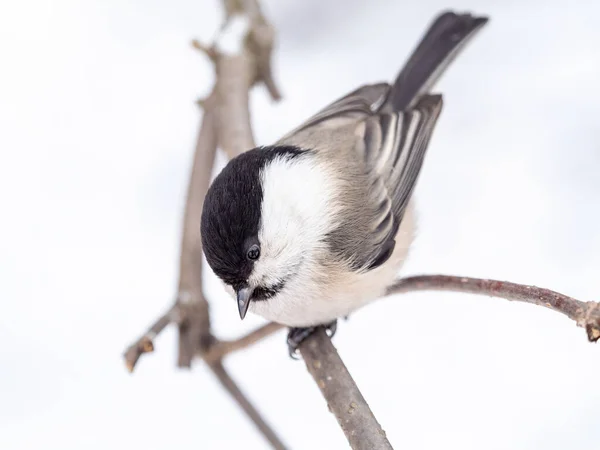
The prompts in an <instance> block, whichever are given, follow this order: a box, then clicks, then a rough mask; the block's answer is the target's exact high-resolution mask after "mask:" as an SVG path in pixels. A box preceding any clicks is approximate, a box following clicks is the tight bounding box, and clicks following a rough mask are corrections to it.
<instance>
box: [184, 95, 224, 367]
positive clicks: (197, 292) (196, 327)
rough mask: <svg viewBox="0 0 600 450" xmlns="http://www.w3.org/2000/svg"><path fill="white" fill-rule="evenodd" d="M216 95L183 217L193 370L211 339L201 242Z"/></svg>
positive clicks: (208, 107)
mask: <svg viewBox="0 0 600 450" xmlns="http://www.w3.org/2000/svg"><path fill="white" fill-rule="evenodd" d="M216 101H217V98H216V96H215V95H210V96H209V97H208V98H207V99H206V100H205V102H204V117H203V118H202V125H201V126H200V132H199V134H198V140H197V143H196V151H195V153H194V162H193V164H192V173H191V176H190V183H189V186H188V193H187V201H186V204H185V213H184V217H183V234H182V238H181V258H180V264H179V293H178V296H177V304H178V305H179V314H180V317H179V357H178V361H177V365H178V366H179V367H190V366H191V364H192V359H193V357H194V355H195V354H197V353H198V352H199V350H200V349H201V348H206V346H207V345H208V344H209V343H210V341H211V340H212V338H211V331H210V317H209V312H208V302H207V301H206V299H205V298H204V292H203V289H202V242H201V241H200V230H199V223H200V216H201V215H202V205H203V203H204V196H205V194H206V191H207V190H208V186H209V183H210V179H211V173H212V167H213V165H214V160H215V154H216V151H217V134H216V132H215V130H216V119H217V118H216V114H215V109H216Z"/></svg>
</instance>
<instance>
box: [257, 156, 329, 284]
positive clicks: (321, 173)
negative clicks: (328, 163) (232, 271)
mask: <svg viewBox="0 0 600 450" xmlns="http://www.w3.org/2000/svg"><path fill="white" fill-rule="evenodd" d="M261 179H262V188H263V201H262V210H261V226H260V230H259V235H258V238H259V241H260V243H261V258H260V260H259V261H257V263H256V264H255V265H254V270H253V274H252V277H251V278H252V279H253V280H255V281H257V282H261V281H263V280H264V281H263V282H266V281H267V280H268V281H269V282H270V283H271V284H272V283H276V282H277V281H280V280H281V279H283V278H285V277H287V276H289V275H290V274H293V273H292V272H294V271H295V270H297V269H298V267H299V264H300V263H301V262H302V261H304V262H306V261H313V260H314V259H315V258H316V256H317V255H318V254H319V253H320V252H321V251H323V248H324V244H323V238H324V237H325V235H326V234H327V233H328V232H329V231H330V230H331V229H332V228H333V226H334V224H335V215H336V212H337V208H336V202H335V192H336V190H335V184H334V183H335V180H336V177H335V176H334V175H333V174H331V173H329V172H328V171H327V170H326V169H325V168H323V167H321V166H320V165H317V164H316V163H315V162H314V160H312V159H310V157H308V158H304V157H300V158H299V159H297V160H294V159H292V160H286V159H283V158H278V159H275V160H274V161H273V162H272V163H270V164H269V165H267V166H266V167H265V169H264V170H263V173H262V174H261Z"/></svg>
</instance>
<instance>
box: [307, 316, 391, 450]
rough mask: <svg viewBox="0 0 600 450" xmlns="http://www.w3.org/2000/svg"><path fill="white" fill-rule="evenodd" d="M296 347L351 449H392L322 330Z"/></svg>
mask: <svg viewBox="0 0 600 450" xmlns="http://www.w3.org/2000/svg"><path fill="white" fill-rule="evenodd" d="M299 350H300V354H301V355H302V358H303V359H304V362H305V363H306V368H307V369H308V371H309V372H310V374H311V375H312V376H313V378H314V380H315V382H316V383H317V386H319V389H320V390H321V393H322V394H323V397H324V398H325V400H326V401H327V405H328V406H329V410H330V411H331V412H332V413H333V414H334V415H335V417H336V419H337V421H338V423H339V424H340V427H341V428H342V430H343V431H344V434H345V435H346V439H348V442H349V443H350V446H351V447H352V448H353V449H354V450H390V449H392V445H391V444H390V442H389V441H388V439H387V437H386V435H385V431H383V429H382V428H381V425H379V422H377V419H376V418H375V416H374V415H373V412H372V411H371V408H369V405H368V404H367V402H366V400H365V398H364V397H363V396H362V394H361V393H360V390H359V389H358V387H357V386H356V383H355V382H354V379H353V378H352V375H350V372H348V369H347V368H346V366H345V365H344V362H343V361H342V359H341V358H340V356H339V355H338V352H337V350H336V349H335V347H334V346H333V344H332V343H331V339H330V338H329V336H327V333H326V332H325V331H324V329H322V328H319V329H318V331H316V332H315V333H313V335H312V336H310V338H309V339H306V340H305V341H304V342H303V343H302V344H301V345H300V348H299Z"/></svg>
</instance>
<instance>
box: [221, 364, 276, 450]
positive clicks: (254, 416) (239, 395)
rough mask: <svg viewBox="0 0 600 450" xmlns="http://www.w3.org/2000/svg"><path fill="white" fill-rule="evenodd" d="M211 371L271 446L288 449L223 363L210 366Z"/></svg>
mask: <svg viewBox="0 0 600 450" xmlns="http://www.w3.org/2000/svg"><path fill="white" fill-rule="evenodd" d="M209 367H210V369H211V371H212V372H213V373H214V374H215V376H216V377H217V379H218V380H219V382H220V383H221V385H222V386H223V387H224V388H225V389H226V390H227V392H229V394H230V395H231V397H233V399H234V400H235V401H236V403H237V404H238V405H239V407H240V408H242V410H243V411H244V412H245V413H246V415H247V416H248V417H249V418H250V420H252V423H254V425H256V427H257V428H258V430H259V431H260V433H261V434H262V435H263V436H264V437H265V439H266V440H267V441H269V443H270V444H271V446H272V447H273V448H274V449H276V450H285V449H286V447H285V445H284V444H283V442H281V440H280V439H279V438H278V437H277V435H276V434H275V432H274V431H273V430H272V429H271V427H270V426H269V425H268V424H267V423H266V422H265V421H264V419H263V418H262V416H261V415H260V413H259V412H258V411H257V410H256V408H254V406H253V405H252V403H250V401H249V400H248V399H247V398H246V396H245V395H244V393H243V392H242V391H241V389H240V388H239V387H238V385H237V383H236V382H235V381H233V379H232V378H231V376H230V375H229V373H228V372H227V370H225V368H224V367H223V364H222V363H221V362H215V363H213V364H210V365H209Z"/></svg>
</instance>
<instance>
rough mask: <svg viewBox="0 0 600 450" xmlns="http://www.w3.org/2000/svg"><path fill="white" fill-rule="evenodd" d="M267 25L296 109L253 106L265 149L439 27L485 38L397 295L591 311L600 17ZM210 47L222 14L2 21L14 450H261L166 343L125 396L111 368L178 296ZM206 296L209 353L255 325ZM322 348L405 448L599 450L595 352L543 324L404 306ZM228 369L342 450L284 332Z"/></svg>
mask: <svg viewBox="0 0 600 450" xmlns="http://www.w3.org/2000/svg"><path fill="white" fill-rule="evenodd" d="M262 3H263V7H264V10H265V13H266V14H267V16H268V17H269V18H270V20H271V21H272V22H273V24H274V25H275V26H276V27H277V29H278V46H277V50H276V53H275V59H274V64H275V75H276V78H277V80H278V81H279V82H280V85H281V87H282V90H283V93H284V95H285V98H284V101H282V102H281V103H280V104H273V103H272V102H271V101H270V100H269V99H268V97H267V95H266V93H265V91H264V90H263V89H262V88H261V89H256V91H255V92H254V93H253V97H252V110H253V111H252V112H253V118H254V124H255V132H256V136H257V141H258V142H259V143H261V144H264V143H269V142H270V141H272V140H274V139H276V138H277V137H279V136H280V135H281V134H283V133H284V132H286V131H287V130H288V129H290V128H291V127H293V126H295V125H297V124H298V123H299V122H300V121H301V120H302V119H304V118H305V117H306V116H308V115H309V114H311V113H313V112H315V110H316V109H318V108H319V107H321V106H323V105H324V104H326V103H328V102H330V101H331V100H333V99H335V98H336V97H338V96H340V95H342V94H344V93H346V92H347V91H348V90H350V89H353V88H354V87H356V86H357V85H359V84H362V83H365V82H373V81H380V80H387V79H391V78H392V77H393V76H394V74H395V72H396V70H398V69H399V67H400V66H401V64H402V62H403V61H404V58H405V57H406V56H407V54H408V52H409V51H410V50H411V49H412V47H413V45H415V44H416V42H417V40H418V38H419V37H420V35H421V33H422V32H423V31H424V29H425V27H426V26H427V24H428V23H429V21H430V20H431V19H432V17H433V16H434V15H435V14H436V13H437V12H438V11H439V10H440V9H443V8H447V7H453V8H457V9H460V10H474V11H476V12H479V13H486V14H489V15H490V16H491V18H492V21H491V23H490V24H489V25H488V26H487V27H486V28H485V29H484V30H483V31H482V33H481V34H480V35H478V36H477V38H476V39H475V40H474V41H473V42H472V45H471V46H470V47H469V48H468V49H467V51H466V52H465V53H464V54H463V55H462V56H461V57H460V58H459V60H458V61H457V63H456V64H455V65H454V66H453V67H452V68H451V69H450V71H449V72H448V73H447V75H446V76H445V77H444V78H443V80H442V82H441V83H440V84H439V85H438V89H439V90H440V91H442V92H443V93H444V96H445V109H444V113H443V115H442V118H441V121H440V123H439V127H438V129H437V131H436V134H435V137H434V140H433V143H432V145H431V147H430V150H429V153H428V156H427V159H426V164H425V168H424V171H423V173H422V176H421V178H420V181H419V186H418V189H417V192H416V195H417V199H418V207H419V211H420V233H419V237H418V241H417V243H416V245H415V247H414V251H413V252H412V254H411V258H410V261H409V263H408V264H407V266H406V272H405V273H406V274H416V273H437V272H441V273H450V274H459V275H470V276H479V277H490V278H498V279H506V280H511V281H515V282H523V283H531V284H536V285H539V286H544V287H548V288H551V289H554V290H557V291H559V292H564V293H567V294H569V295H572V296H575V297H577V298H580V299H582V300H592V299H596V300H597V299H598V297H599V296H600V277H599V276H598V274H599V273H600V231H599V230H598V222H599V220H600V212H599V209H598V200H597V199H598V196H599V195H600V176H598V170H599V168H600V144H599V142H600V126H598V120H599V119H598V117H600V102H599V99H600V91H599V90H598V79H599V78H600V56H599V53H598V42H600V28H598V26H597V17H598V14H599V13H600V3H598V2H592V1H584V0H575V1H572V2H569V3H568V4H567V3H565V2H561V1H558V0H551V1H549V0H528V1H527V2H523V1H521V2H517V1H512V0H511V1H504V2H492V1H491V0H487V1H481V0H471V1H466V0H456V1H455V2H453V3H451V4H449V3H447V2H443V1H437V0H422V1H418V2H406V1H391V0H388V1H386V0H374V1H370V2H366V1H359V0H337V1H329V2H323V1H320V0H303V1H292V0H263V2H262ZM220 23H221V10H220V4H219V2H217V0H210V1H207V0H204V1H200V0H193V1H192V0H173V1H171V2H163V1H158V0H143V1H142V0H118V1H117V0H109V1H104V2H86V1H83V0H80V1H74V0H56V1H48V0H47V1H42V0H37V1H34V0H24V1H20V2H16V1H13V2H3V3H2V4H0V155H1V156H0V205H1V207H2V220H1V221H0V224H1V225H0V230H1V233H0V448H2V449H3V450H17V449H32V450H33V449H36V450H37V449H61V450H62V449H64V450H71V449H73V450H74V449H82V448H85V449H87V450H93V449H101V450H106V449H137V448H140V449H147V450H150V449H152V450H154V449H157V450H158V449H177V450H179V449H181V450H184V449H199V448H202V449H223V448H240V447H242V446H243V448H244V449H262V448H266V444H265V442H264V441H263V440H262V438H261V437H260V436H259V435H258V434H257V433H256V432H255V430H254V427H253V425H252V424H251V423H249V422H248V421H247V420H246V419H245V417H244V416H243V415H242V413H241V412H240V411H239V410H238V408H237V407H236V406H235V404H234V403H233V402H232V401H231V400H230V399H229V397H228V396H227V395H226V394H225V393H224V392H223V391H222V389H221V388H220V386H219V385H218V384H217V383H216V382H215V380H214V379H213V378H212V376H211V375H210V374H209V373H208V372H207V371H206V370H205V368H204V367H202V365H198V366H197V367H195V368H194V370H193V371H191V372H189V371H178V370H176V369H175V368H174V364H175V358H176V345H175V344H176V333H175V331H174V330H173V329H169V330H167V331H166V332H165V333H164V334H163V335H162V336H161V337H160V339H159V340H158V341H157V342H156V347H157V352H156V353H155V354H154V355H151V356H148V357H145V358H143V359H142V361H141V362H140V364H139V366H138V368H137V371H136V372H135V374H134V375H133V376H131V375H129V374H128V373H127V372H126V370H125V368H124V366H123V362H122V359H121V352H122V351H123V349H124V347H125V346H126V345H127V344H128V343H129V342H130V341H131V340H133V339H135V338H137V337H138V335H139V334H140V332H141V331H142V330H143V329H144V328H145V327H146V326H147V325H148V324H149V323H150V322H151V321H152V320H153V319H154V318H155V317H156V316H157V315H158V314H159V313H161V312H162V311H163V310H164V309H165V308H166V307H167V306H168V305H170V303H171V301H172V299H173V296H174V291H175V286H176V281H177V267H178V255H179V239H180V225H181V215H182V209H183V203H184V195H185V190H186V185H187V179H188V172H189V167H190V163H191V156H192V151H193V146H194V141H195V136H196V133H197V128H198V122H199V118H200V113H199V111H198V108H197V107H196V106H195V104H194V101H195V100H196V98H198V97H200V96H202V95H205V94H206V93H207V92H208V91H209V89H210V88H211V86H212V81H213V74H212V67H211V66H210V64H209V62H208V61H207V60H206V59H205V58H204V57H203V56H202V55H200V54H199V53H197V52H196V51H194V50H193V49H191V47H190V45H189V41H190V40H191V39H192V38H199V39H201V40H202V41H204V42H210V41H211V39H212V37H213V35H214V33H215V31H216V29H217V27H218V26H219V25H220ZM207 282H208V287H209V290H210V294H211V299H212V300H213V301H212V311H213V322H214V328H215V331H216V333H217V334H218V335H219V336H220V337H235V336H238V335H239V334H241V333H242V332H244V331H245V330H249V329H251V328H254V327H255V326H257V325H259V324H260V323H261V321H260V320H259V319H258V318H256V317H252V318H250V319H247V320H246V321H244V322H243V323H241V322H240V320H239V318H238V315H237V311H236V310H235V308H234V307H233V306H232V304H231V303H230V302H227V301H223V300H222V299H221V298H220V297H222V296H223V293H222V291H221V290H220V288H218V285H217V284H216V283H215V280H214V279H213V278H212V277H209V279H208V281H207ZM335 344H336V346H337V347H338V349H339V351H340V353H341V355H342V357H343V358H344V360H345V361H346V363H347V365H348V366H349V368H350V369H351V372H352V373H353V375H354V376H355V378H356V381H357V382H358V384H359V386H360V387H361V389H362V391H363V393H364V395H365V397H366V398H367V399H368V401H369V402H370V404H371V406H372V409H373V410H374V412H375V413H376V415H377V417H378V419H379V420H380V422H381V424H382V425H383V427H384V429H385V430H386V431H387V433H388V435H389V438H390V440H391V442H392V443H393V444H394V445H395V446H396V448H407V449H461V450H467V449H481V448H485V449H507V448H510V449H514V450H520V449H537V448H545V449H565V448H569V449H575V450H583V449H586V450H587V449H590V450H591V449H596V448H598V447H597V446H598V442H600V418H599V417H598V408H599V406H600V388H599V386H598V373H599V372H600V348H599V347H598V346H597V345H591V344H589V343H588V342H587V340H586V338H585V332H584V331H583V330H582V329H580V328H576V327H575V325H574V323H572V322H571V321H570V320H568V319H566V318H565V317H563V316H561V315H559V314H557V313H554V312H552V311H549V310H545V309H542V308H539V307H535V306H529V305H522V304H516V303H509V302H505V301H503V300H498V299H488V298H480V297H476V296H468V295H459V294H445V293H419V294H411V295H405V296H403V297H395V298H393V299H387V300H385V301H381V302H378V303H376V304H373V305H371V306H369V307H367V308H366V309H364V310H363V311H361V312H360V313H359V314H355V315H354V316H353V317H351V319H350V321H349V322H343V323H342V324H341V326H340V327H339V331H338V334H337V336H336V338H335ZM227 366H228V367H229V368H230V369H231V371H232V373H233V375H234V377H235V378H236V379H237V380H238V381H239V382H240V384H241V385H242V387H243V389H244V390H245V391H246V392H247V393H248V395H249V396H250V397H251V398H252V400H254V401H255V402H256V404H257V405H258V406H259V408H260V410H261V411H262V412H263V413H264V414H265V416H266V418H267V419H268V421H269V422H270V423H271V424H272V425H273V426H274V428H275V429H276V430H278V431H279V432H280V434H281V435H282V437H283V439H284V440H285V442H287V443H288V444H289V446H290V447H291V448H293V449H306V448H312V449H314V448H342V449H343V448H346V443H345V439H344V436H343V435H342V433H341V431H340V430H339V428H338V426H337V424H336V422H335V419H334V417H333V416H332V415H331V414H329V413H328V411H327V408H326V406H325V404H324V401H323V399H322V398H321V396H320V393H319V391H318V389H317V387H316V386H315V385H314V382H313V381H312V379H311V378H310V377H309V376H308V375H307V373H306V370H305V368H304V366H303V364H302V363H301V362H293V361H291V360H290V359H289V358H288V357H287V354H286V349H285V344H284V335H283V334H282V333H280V334H278V335H275V336H273V337H272V338H270V339H269V340H267V341H265V342H262V343H260V345H257V346H256V347H254V348H252V349H251V350H249V351H247V352H245V353H242V354H236V355H235V356H233V357H232V358H230V359H228V360H227ZM301 422H308V423H309V424H308V425H304V426H298V424H299V423H301ZM306 430H311V432H310V433H307V431H306Z"/></svg>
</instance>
